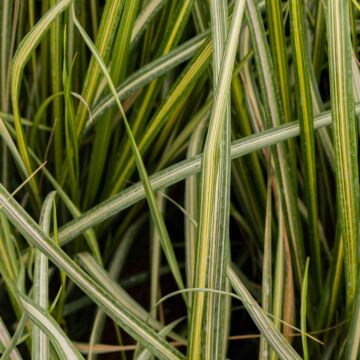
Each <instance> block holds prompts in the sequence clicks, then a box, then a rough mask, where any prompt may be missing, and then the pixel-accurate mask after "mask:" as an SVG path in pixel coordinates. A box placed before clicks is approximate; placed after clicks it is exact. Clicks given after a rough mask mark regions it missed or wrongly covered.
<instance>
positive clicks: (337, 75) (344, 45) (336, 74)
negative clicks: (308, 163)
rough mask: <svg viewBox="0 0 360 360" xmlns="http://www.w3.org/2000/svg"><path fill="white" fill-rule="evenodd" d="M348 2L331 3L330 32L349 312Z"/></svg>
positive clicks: (353, 262)
mask: <svg viewBox="0 0 360 360" xmlns="http://www.w3.org/2000/svg"><path fill="white" fill-rule="evenodd" d="M349 23H350V21H349V1H346V0H345V1H339V0H330V1H329V2H328V8H327V30H328V43H329V64H330V84H331V88H330V90H331V108H332V117H333V121H334V125H333V137H334V147H335V164H336V185H337V208H338V212H339V225H340V228H341V235H342V239H343V244H344V261H345V279H346V281H345V283H346V303H347V312H348V314H349V312H350V311H351V309H352V304H353V302H354V298H355V294H356V289H357V288H358V266H359V258H358V248H359V242H358V238H359V225H358V223H359V176H358V171H359V170H358V157H357V152H358V147H357V131H356V122H355V113H354V103H353V89H352V86H353V84H352V80H351V79H352V77H351V69H352V64H351V56H352V55H351V54H352V50H351V42H350V28H349Z"/></svg>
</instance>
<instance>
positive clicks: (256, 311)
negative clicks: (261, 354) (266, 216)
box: [227, 265, 301, 360]
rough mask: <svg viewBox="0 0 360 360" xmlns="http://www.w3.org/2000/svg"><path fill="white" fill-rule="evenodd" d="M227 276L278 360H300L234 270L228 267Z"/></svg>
mask: <svg viewBox="0 0 360 360" xmlns="http://www.w3.org/2000/svg"><path fill="white" fill-rule="evenodd" d="M227 276H228V278H229V280H230V282H231V286H232V287H233V288H234V290H235V292H236V293H237V294H238V295H239V297H240V298H241V299H242V301H243V304H244V306H245V308H246V310H247V311H248V313H249V315H250V316H251V318H252V319H253V321H254V323H255V324H256V326H257V327H258V329H259V330H260V331H261V334H262V335H263V336H264V337H265V338H266V340H267V341H268V343H269V344H270V346H271V347H272V348H273V349H274V350H275V351H276V353H277V355H278V356H279V357H280V359H283V360H285V359H287V360H301V357H300V356H299V355H298V354H297V353H296V351H295V350H294V349H293V348H292V347H291V345H290V344H289V343H288V342H287V341H286V339H285V338H284V336H283V335H282V334H281V333H280V332H279V331H278V330H277V329H276V328H275V325H274V324H273V322H272V321H271V320H270V319H269V318H268V317H267V316H266V315H265V314H264V312H263V310H262V309H261V307H260V306H259V305H258V303H257V302H256V301H255V300H254V298H253V297H252V296H251V294H250V293H249V291H248V290H247V289H246V287H245V286H244V284H243V283H242V282H241V280H240V279H239V277H238V276H237V275H236V273H235V271H234V269H233V268H232V267H231V266H230V265H229V266H228V268H227Z"/></svg>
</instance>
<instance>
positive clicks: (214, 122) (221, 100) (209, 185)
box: [188, 0, 245, 359]
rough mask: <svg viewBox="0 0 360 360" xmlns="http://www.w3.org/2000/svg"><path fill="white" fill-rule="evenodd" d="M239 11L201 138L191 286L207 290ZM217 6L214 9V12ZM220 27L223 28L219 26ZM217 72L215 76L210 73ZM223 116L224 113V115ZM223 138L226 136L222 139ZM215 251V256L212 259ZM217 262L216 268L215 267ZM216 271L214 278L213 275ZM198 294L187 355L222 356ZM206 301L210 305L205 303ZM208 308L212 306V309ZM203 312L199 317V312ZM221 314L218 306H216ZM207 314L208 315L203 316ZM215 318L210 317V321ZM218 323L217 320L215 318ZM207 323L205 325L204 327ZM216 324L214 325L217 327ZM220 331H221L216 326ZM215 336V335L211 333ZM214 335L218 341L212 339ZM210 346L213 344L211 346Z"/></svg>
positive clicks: (224, 174)
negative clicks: (204, 132)
mask: <svg viewBox="0 0 360 360" xmlns="http://www.w3.org/2000/svg"><path fill="white" fill-rule="evenodd" d="M244 9H245V1H241V0H240V1H238V2H237V3H236V4H235V8H234V13H233V18H232V22H231V26H230V29H229V33H228V37H227V40H226V46H225V50H224V55H223V57H222V60H221V68H220V66H219V64H218V60H215V65H214V68H215V69H216V70H217V72H218V74H219V75H218V78H219V80H218V83H217V85H216V90H215V96H214V105H213V110H212V114H211V118H210V125H209V132H208V135H207V138H206V143H205V147H204V154H203V158H202V172H201V185H200V186H201V205H200V215H199V226H198V234H197V239H198V245H197V255H196V263H195V279H194V285H195V287H197V288H204V287H206V286H207V285H208V286H209V287H210V288H214V287H215V288H216V289H219V287H220V289H221V288H224V285H225V284H224V280H225V274H224V270H225V269H224V266H226V263H227V261H226V258H227V252H228V251H229V249H228V248H227V245H226V244H227V243H226V241H227V236H228V228H227V225H226V224H228V216H229V198H228V196H229V185H230V183H229V178H228V177H229V166H230V164H229V162H228V161H229V157H228V152H229V145H227V144H229V143H226V141H225V142H224V136H229V134H228V133H227V131H228V129H229V127H228V125H226V120H225V117H226V112H227V111H228V109H229V108H228V100H229V98H230V96H229V93H230V86H231V76H232V69H233V66H234V61H235V55H236V47H237V42H238V39H239V34H240V29H241V22H242V18H243V14H244ZM217 11H218V9H216V8H215V12H217ZM219 11H220V12H221V16H223V17H224V18H225V14H226V12H224V10H221V9H220V10H219ZM219 22H220V24H219V23H215V26H219V27H222V26H224V25H223V24H221V20H220V21H219ZM221 31H224V29H222V30H221ZM221 36H222V35H219V36H218V38H216V39H215V42H217V41H220V43H221V42H223V40H221V39H220V38H221ZM221 48H222V46H221V44H219V48H218V49H217V52H218V53H217V55H218V56H219V53H220V52H221ZM214 75H215V76H217V74H216V73H215V74H214ZM228 115H229V113H228ZM225 139H226V138H225ZM220 198H221V199H224V200H223V201H224V202H218V201H216V200H217V199H220ZM217 255H218V256H219V258H217ZM219 265H220V266H219ZM215 274H218V275H219V277H217V276H215ZM204 295H205V294H204V293H201V292H196V293H195V294H194V298H193V300H192V311H191V318H190V321H191V324H190V335H191V337H190V343H189V348H188V357H189V359H195V358H198V356H199V354H201V353H202V349H201V344H202V342H203V341H205V352H204V354H203V356H205V358H206V357H208V356H210V354H211V353H213V352H214V350H215V353H214V354H213V355H214V356H215V357H220V356H223V353H222V351H223V350H222V349H221V348H220V349H219V348H218V347H219V345H217V343H216V341H221V340H222V336H221V335H220V334H219V333H218V331H219V330H220V329H221V325H220V324H219V322H218V323H217V324H214V323H211V322H212V319H211V316H210V315H209V313H211V312H212V313H214V315H215V316H219V315H220V314H219V313H217V309H215V306H217V305H218V304H216V305H215V300H212V299H211V297H207V298H205V296H204ZM211 301H214V303H212V304H211ZM213 306H214V307H213ZM205 309H206V312H207V315H206V318H204V310H205ZM218 310H219V311H220V312H221V305H220V309H218ZM209 317H210V318H209ZM214 321H216V320H214ZM217 321H219V319H218V320H217ZM207 324H208V325H207ZM204 326H209V327H207V334H206V335H207V336H206V338H205V339H204V340H202V338H203V336H204V333H203V327H204ZM219 327H220V328H219ZM222 331H224V329H222ZM216 335H217V337H215V336H216ZM216 338H217V339H218V340H216ZM212 346H215V348H212Z"/></svg>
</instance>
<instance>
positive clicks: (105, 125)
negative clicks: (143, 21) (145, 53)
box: [83, 0, 139, 209]
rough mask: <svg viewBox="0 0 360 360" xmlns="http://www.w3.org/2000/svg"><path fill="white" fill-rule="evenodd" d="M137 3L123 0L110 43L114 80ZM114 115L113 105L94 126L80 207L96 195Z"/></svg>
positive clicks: (123, 65)
mask: <svg viewBox="0 0 360 360" xmlns="http://www.w3.org/2000/svg"><path fill="white" fill-rule="evenodd" d="M138 6H139V0H132V1H126V2H125V5H124V9H123V11H122V14H121V20H120V24H119V27H118V29H117V33H116V36H115V40H114V44H113V52H112V59H111V65H110V70H109V74H110V77H111V79H112V81H113V83H114V84H119V83H121V82H122V81H123V79H124V77H125V75H126V70H127V65H128V58H129V51H130V36H131V31H132V28H133V25H134V21H135V17H136V15H137V10H138ZM115 116H116V108H115V109H112V110H111V111H109V112H108V113H106V114H105V116H104V117H103V119H102V123H101V124H99V125H98V126H96V127H95V138H94V141H93V146H92V151H91V157H90V164H89V170H88V171H89V173H88V177H87V178H88V180H87V183H86V189H85V195H84V203H83V207H84V208H85V209H86V208H88V207H89V204H92V200H93V199H94V198H95V197H96V194H97V192H98V190H99V186H100V182H101V180H102V178H103V172H104V168H105V164H106V163H107V161H106V158H107V155H108V149H109V146H110V144H111V141H110V140H111V135H112V131H113V119H114V117H115Z"/></svg>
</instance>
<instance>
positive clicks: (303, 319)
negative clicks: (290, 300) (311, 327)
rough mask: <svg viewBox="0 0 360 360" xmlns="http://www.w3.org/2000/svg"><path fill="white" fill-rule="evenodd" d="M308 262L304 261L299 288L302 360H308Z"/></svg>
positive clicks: (307, 260)
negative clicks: (302, 275)
mask: <svg viewBox="0 0 360 360" xmlns="http://www.w3.org/2000/svg"><path fill="white" fill-rule="evenodd" d="M309 261H310V259H309V258H307V259H306V265H305V272H304V279H303V283H302V288H301V307H300V323H301V341H302V346H303V356H304V360H309V350H308V344H307V336H306V316H307V314H306V311H307V301H308V299H307V293H308V283H309V277H308V275H309Z"/></svg>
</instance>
